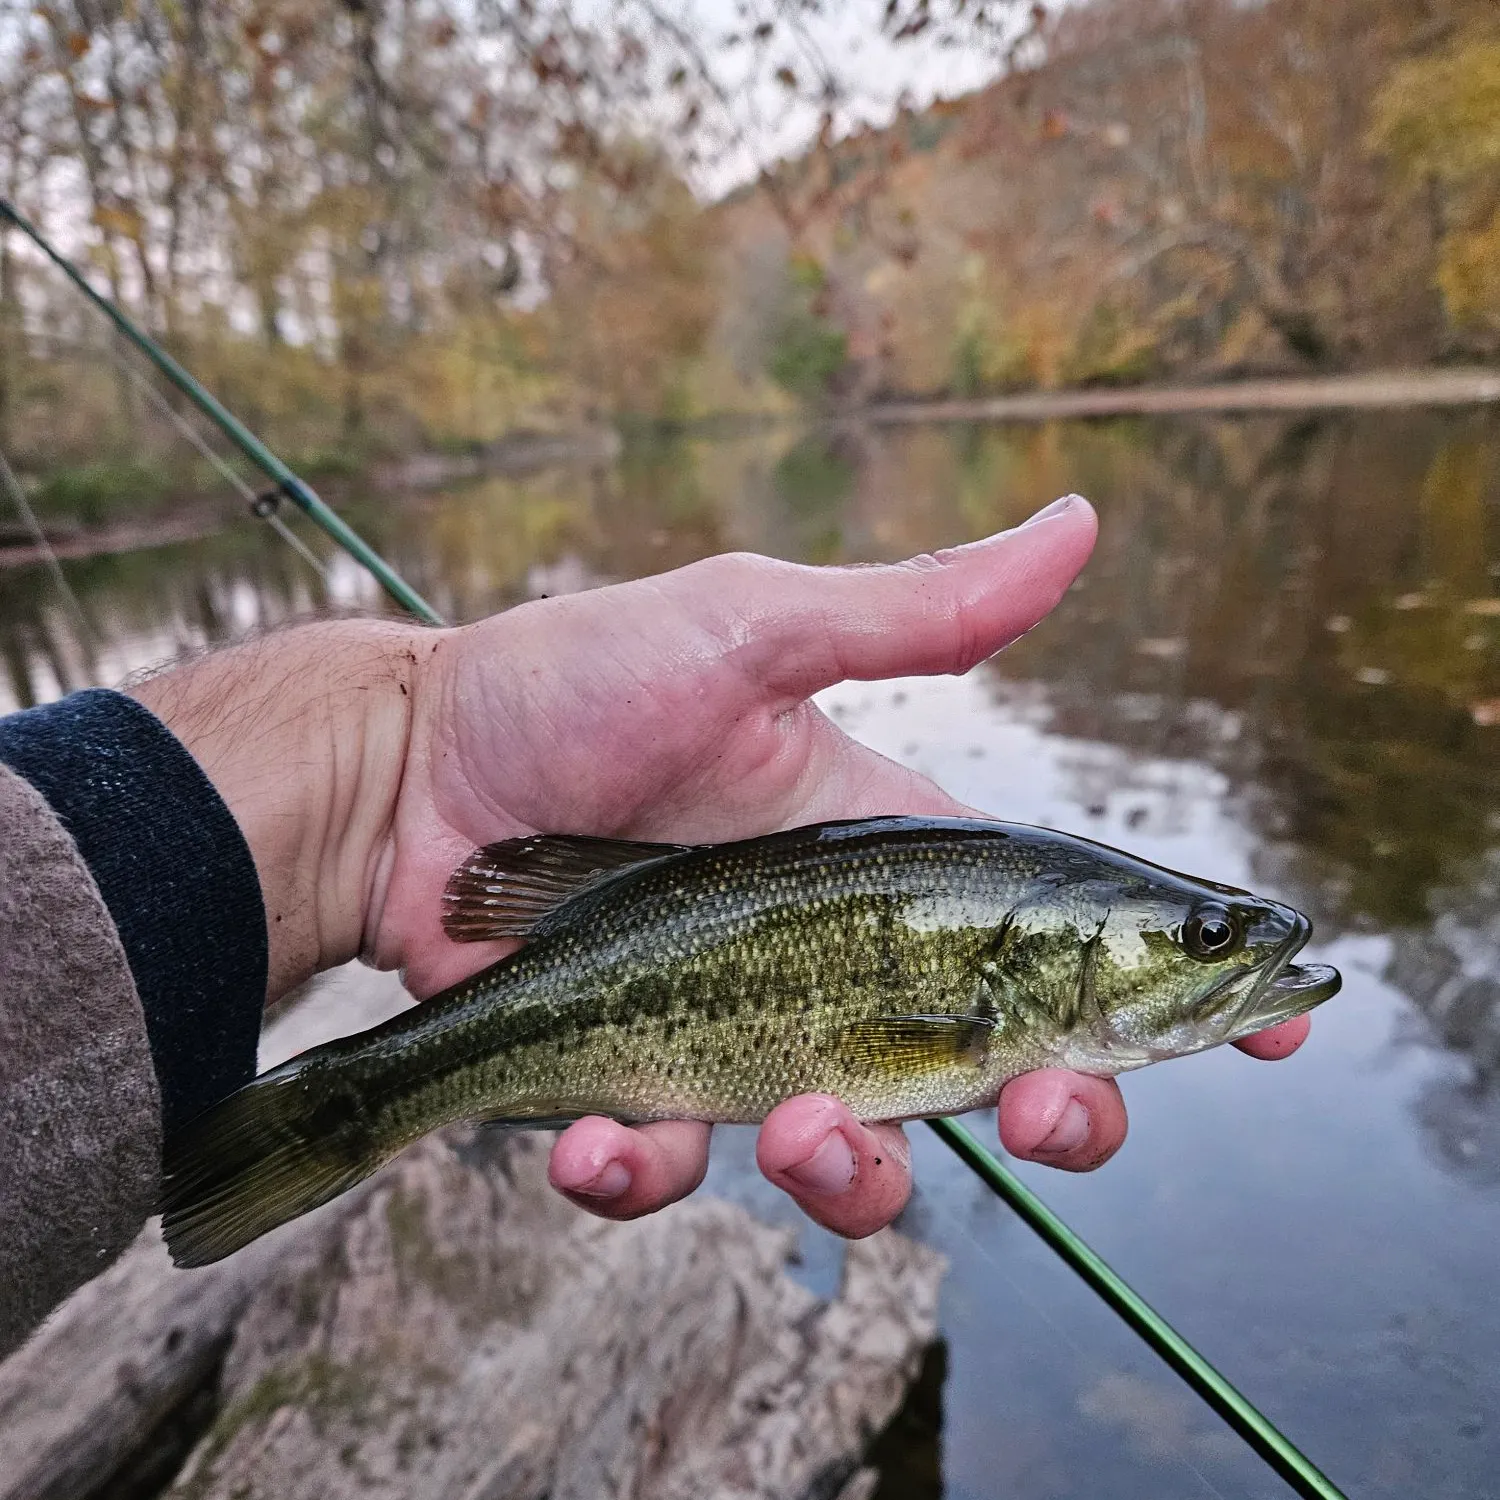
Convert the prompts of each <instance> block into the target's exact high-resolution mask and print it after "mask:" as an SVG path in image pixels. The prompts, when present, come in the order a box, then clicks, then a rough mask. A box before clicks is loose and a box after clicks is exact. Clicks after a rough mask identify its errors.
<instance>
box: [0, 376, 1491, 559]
mask: <svg viewBox="0 0 1500 1500" xmlns="http://www.w3.org/2000/svg"><path fill="white" fill-rule="evenodd" d="M1495 405H1500V368H1493V369H1492V368H1489V367H1486V366H1466V367H1462V368H1455V369H1451V370H1374V371H1367V372H1364V373H1361V374H1355V375H1311V376H1268V377H1264V378H1260V379H1255V380H1237V381H1225V382H1223V383H1222V384H1219V385H1178V386H1125V387H1100V388H1097V389H1073V390H1061V391H1028V392H1024V393H1018V394H1016V395H1011V396H979V397H974V398H965V399H948V398H938V399H927V398H916V397H914V398H910V399H906V400H900V401H882V402H877V403H874V404H872V405H870V406H865V407H857V408H852V409H848V410H844V411H830V412H824V413H822V414H818V413H814V412H796V413H791V412H788V413H723V414H721V415H719V416H716V417H712V418H707V419H701V420H699V421H696V422H690V423H684V424H682V425H681V426H680V427H676V428H675V430H676V431H677V432H679V433H680V434H681V435H682V436H684V437H704V436H711V435H712V433H711V432H710V431H709V430H708V429H713V428H717V429H719V430H721V431H722V430H723V429H724V428H725V426H726V425H728V426H730V427H732V428H735V429H737V430H739V431H746V430H751V429H756V428H763V427H766V426H779V425H782V424H784V423H787V422H796V423H803V424H808V425H819V424H826V425H830V426H836V427H838V426H856V425H861V424H870V425H873V426H900V425H915V424H918V423H921V422H1050V421H1061V420H1068V419H1074V418H1083V419H1086V418H1091V417H1113V416H1155V415H1161V416H1170V415H1174V414H1178V415H1188V414H1192V413H1195V412H1210V413H1212V412H1286V411H1338V410H1359V409H1364V410H1372V409H1377V408H1381V407H1419V406H1495ZM621 447H622V441H621V439H620V438H619V437H618V436H617V435H616V434H615V432H614V431H613V429H609V430H608V431H607V432H606V430H605V429H602V428H600V429H588V430H585V431H583V432H579V433H568V434H558V435H554V434H533V433H525V434H517V435H516V436H515V437H514V438H513V439H502V440H500V441H499V442H498V443H495V444H492V445H489V448H488V449H487V450H485V451H481V452H477V453H474V454H464V455H457V456H455V455H448V454H436V453H418V454H412V455H409V456H408V457H406V458H404V459H395V460H387V461H385V462H383V463H380V464H376V465H374V466H372V468H371V469H370V470H369V471H368V472H367V473H365V474H364V475H363V476H361V478H359V479H357V480H353V481H350V480H348V479H346V480H345V481H344V483H351V482H352V483H358V484H363V485H364V486H365V487H366V488H367V489H369V490H371V491H384V492H386V493H390V492H392V491H396V492H401V491H414V490H423V489H432V488H441V487H443V486H445V485H448V484H458V483H462V482H464V481H465V480H471V479H474V478H477V477H481V476H483V475H484V474H486V473H496V474H500V475H502V476H504V477H512V478H514V477H521V476H523V475H525V474H528V473H535V472H537V471H538V470H542V469H548V468H558V467H570V466H574V465H577V464H580V463H583V464H590V465H597V464H608V463H611V462H613V461H614V460H616V459H617V458H618V457H619V453H620V450H621ZM226 514H227V511H226V510H225V503H224V501H223V499H222V498H220V497H209V496H196V497H191V498H189V499H187V500H186V502H185V503H181V504H179V505H177V506H174V507H172V509H171V510H170V511H169V512H167V513H166V514H158V515H157V516H155V517H145V518H132V519H128V520H120V521H115V522H112V523H110V524H107V525H105V526H102V527H99V528H97V529H87V528H85V529H81V530H72V529H69V530H68V531H66V532H63V533H62V534H56V533H54V534H53V535H52V536H51V538H50V540H51V551H52V553H53V554H54V555H55V556H56V557H58V558H59V559H68V558H81V557H91V556H97V555H100V554H105V553H114V552H129V551H134V550H137V549H138V548H146V547H152V546H158V545H160V544H162V543H163V542H184V541H194V540H196V539H198V538H199V537H202V536H206V535H208V534H209V533H211V532H213V531H215V530H217V529H218V528H219V527H220V526H221V525H222V524H223V522H224V519H225V516H226ZM45 556H46V553H45V552H44V551H43V549H41V548H39V547H36V546H34V545H31V544H28V543H26V542H20V541H8V540H0V571H5V570H8V569H10V568H14V567H22V566H26V565H29V564H33V563H37V562H41V561H43V560H44V559H45Z"/></svg>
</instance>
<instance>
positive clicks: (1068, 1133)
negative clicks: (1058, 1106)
mask: <svg viewBox="0 0 1500 1500" xmlns="http://www.w3.org/2000/svg"><path fill="white" fill-rule="evenodd" d="M1088 1138H1089V1112H1088V1110H1086V1109H1085V1108H1084V1107H1083V1105H1082V1104H1080V1103H1079V1101H1078V1100H1077V1099H1069V1100H1068V1107H1067V1108H1066V1109H1065V1110H1063V1112H1062V1113H1061V1114H1060V1115H1059V1116H1058V1117H1057V1124H1056V1125H1054V1126H1053V1127H1052V1133H1051V1134H1050V1135H1049V1136H1048V1137H1047V1139H1046V1140H1044V1141H1043V1142H1042V1143H1041V1145H1040V1146H1038V1147H1037V1148H1036V1149H1037V1150H1038V1151H1039V1152H1041V1153H1042V1154H1044V1155H1046V1156H1066V1155H1067V1153H1068V1152H1069V1151H1076V1150H1077V1149H1078V1148H1079V1147H1080V1146H1081V1145H1082V1144H1083V1143H1084V1142H1085V1141H1086V1140H1087V1139H1088Z"/></svg>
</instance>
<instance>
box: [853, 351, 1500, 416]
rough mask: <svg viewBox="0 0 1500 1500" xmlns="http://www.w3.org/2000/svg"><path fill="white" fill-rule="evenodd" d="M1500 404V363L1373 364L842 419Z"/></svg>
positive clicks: (970, 401)
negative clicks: (1353, 371) (1341, 371)
mask: <svg viewBox="0 0 1500 1500" xmlns="http://www.w3.org/2000/svg"><path fill="white" fill-rule="evenodd" d="M1493 404H1500V369H1491V368H1489V367H1487V366H1465V367H1463V368H1457V369H1452V370H1372V371H1368V372H1365V373H1362V374H1358V375H1296V376H1292V375H1287V376H1270V377H1266V378H1263V379H1256V380H1234V381H1225V382H1224V383H1223V384H1221V385H1178V386H1145V385H1143V386H1110V387H1099V388H1098V389H1089V390H1067V391H1032V392H1026V393H1023V394H1017V395H1013V396H976V397H973V398H964V399H946V398H943V399H937V400H905V401H882V402H879V403H877V404H875V405H872V406H868V407H865V408H863V409H862V410H858V411H850V412H840V413H837V414H836V415H835V418H834V419H835V420H837V421H840V422H872V423H876V424H882V425H894V424H897V423H904V422H975V421H989V422H999V421H1006V422H1046V421H1052V420H1054V419H1058V418H1064V417H1110V416H1147V415H1153V414H1158V413H1159V414H1171V413H1174V412H1235V411H1299V410H1300V411H1318V410H1323V411H1332V410H1349V409H1358V408H1366V409H1369V408H1375V407H1385V406H1486V405H1493Z"/></svg>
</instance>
